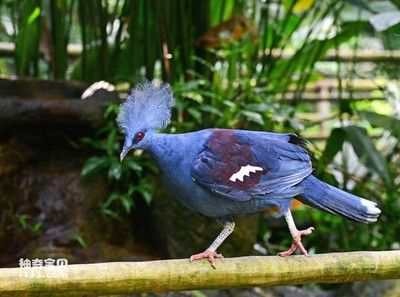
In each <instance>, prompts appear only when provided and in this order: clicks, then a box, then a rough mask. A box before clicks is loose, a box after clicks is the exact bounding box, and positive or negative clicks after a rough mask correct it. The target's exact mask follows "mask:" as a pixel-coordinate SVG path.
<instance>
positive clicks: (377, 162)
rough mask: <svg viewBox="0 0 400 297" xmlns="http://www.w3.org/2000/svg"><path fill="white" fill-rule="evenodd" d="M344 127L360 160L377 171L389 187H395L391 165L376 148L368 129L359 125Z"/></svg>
mask: <svg viewBox="0 0 400 297" xmlns="http://www.w3.org/2000/svg"><path fill="white" fill-rule="evenodd" d="M342 129H343V130H344V131H345V132H346V139H347V141H349V142H350V143H351V145H352V146H353V148H354V151H355V152H356V154H357V156H358V157H359V158H360V161H361V162H363V163H364V165H365V166H367V167H368V168H370V169H371V170H373V171H374V172H375V173H377V174H378V175H379V176H380V177H381V178H382V180H383V181H384V183H385V184H386V185H387V186H388V187H393V178H392V176H391V172H390V170H389V166H388V164H387V162H386V160H385V159H384V158H383V157H382V155H381V154H380V153H379V152H378V151H377V149H376V148H375V146H374V144H373V143H372V141H371V139H370V138H369V136H368V134H367V131H366V130H365V129H364V128H360V127H357V126H347V127H343V128H342Z"/></svg>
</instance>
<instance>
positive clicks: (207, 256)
mask: <svg viewBox="0 0 400 297" xmlns="http://www.w3.org/2000/svg"><path fill="white" fill-rule="evenodd" d="M223 257H224V256H222V255H221V254H218V253H217V252H212V251H207V250H206V251H204V252H202V253H199V254H195V255H192V256H190V258H189V261H190V262H193V261H194V260H200V259H208V262H210V263H211V266H212V267H213V268H214V269H215V268H216V266H215V259H217V258H223Z"/></svg>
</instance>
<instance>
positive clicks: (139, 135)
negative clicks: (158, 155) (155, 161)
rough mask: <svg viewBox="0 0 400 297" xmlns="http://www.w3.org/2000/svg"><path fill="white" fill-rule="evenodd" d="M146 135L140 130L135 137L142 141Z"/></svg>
mask: <svg viewBox="0 0 400 297" xmlns="http://www.w3.org/2000/svg"><path fill="white" fill-rule="evenodd" d="M143 137H144V133H143V132H138V133H136V136H135V139H136V141H141V140H142V139H143Z"/></svg>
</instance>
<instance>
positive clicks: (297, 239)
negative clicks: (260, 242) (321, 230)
mask: <svg viewBox="0 0 400 297" xmlns="http://www.w3.org/2000/svg"><path fill="white" fill-rule="evenodd" d="M284 216H285V220H286V222H287V224H288V227H289V231H290V234H291V235H292V237H293V243H292V245H291V246H290V248H289V249H288V250H287V251H284V252H281V253H279V254H278V255H279V256H282V257H285V256H289V255H291V254H293V253H294V252H295V251H296V250H297V248H300V250H301V252H302V253H303V254H304V255H306V256H308V253H307V251H306V249H305V248H304V246H303V244H302V243H301V236H302V235H309V234H311V232H313V230H314V227H310V228H307V229H305V230H297V227H296V225H295V223H294V220H293V217H292V213H291V212H290V209H288V210H287V211H286V212H285V214H284Z"/></svg>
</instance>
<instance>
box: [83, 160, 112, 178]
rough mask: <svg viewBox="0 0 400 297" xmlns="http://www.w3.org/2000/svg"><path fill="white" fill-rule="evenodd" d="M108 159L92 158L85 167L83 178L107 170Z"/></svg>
mask: <svg viewBox="0 0 400 297" xmlns="http://www.w3.org/2000/svg"><path fill="white" fill-rule="evenodd" d="M107 164H108V159H107V158H106V157H91V158H89V159H88V160H87V161H86V163H85V164H84V165H83V168H82V171H81V176H83V177H85V176H89V175H93V174H95V173H97V172H99V171H101V170H103V169H105V168H107Z"/></svg>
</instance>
